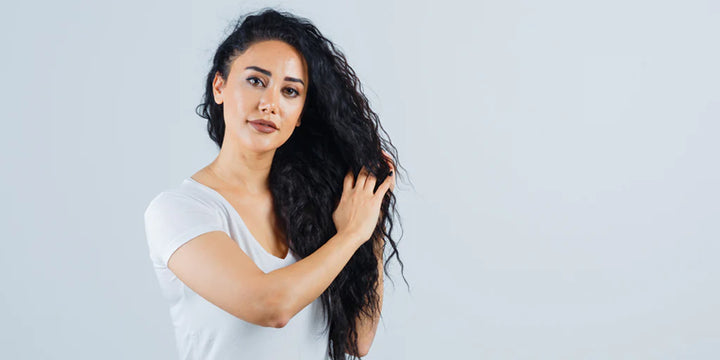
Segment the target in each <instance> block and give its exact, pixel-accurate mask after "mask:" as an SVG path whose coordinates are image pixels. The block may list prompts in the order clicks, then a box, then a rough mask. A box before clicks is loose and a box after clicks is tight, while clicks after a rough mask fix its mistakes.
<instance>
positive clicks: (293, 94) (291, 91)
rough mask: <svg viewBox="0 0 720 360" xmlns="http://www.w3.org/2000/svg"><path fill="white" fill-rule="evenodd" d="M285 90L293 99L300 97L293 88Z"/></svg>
mask: <svg viewBox="0 0 720 360" xmlns="http://www.w3.org/2000/svg"><path fill="white" fill-rule="evenodd" d="M285 90H287V91H288V94H290V95H292V96H293V97H295V96H298V95H300V93H299V92H298V91H297V90H295V89H293V88H286V89H285Z"/></svg>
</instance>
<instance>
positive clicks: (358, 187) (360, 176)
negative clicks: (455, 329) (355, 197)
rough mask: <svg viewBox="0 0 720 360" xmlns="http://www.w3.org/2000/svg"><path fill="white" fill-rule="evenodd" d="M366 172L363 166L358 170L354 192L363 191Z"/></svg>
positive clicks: (366, 176)
mask: <svg viewBox="0 0 720 360" xmlns="http://www.w3.org/2000/svg"><path fill="white" fill-rule="evenodd" d="M368 175H370V174H369V173H368V171H367V170H366V169H365V166H363V167H362V168H361V169H360V172H359V173H358V176H357V180H355V189H356V190H364V189H365V182H366V181H367V178H368Z"/></svg>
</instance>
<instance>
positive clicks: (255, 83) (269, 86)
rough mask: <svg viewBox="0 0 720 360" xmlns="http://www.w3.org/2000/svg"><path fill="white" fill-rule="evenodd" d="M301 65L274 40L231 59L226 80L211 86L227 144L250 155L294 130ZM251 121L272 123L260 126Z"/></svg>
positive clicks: (302, 87) (303, 74)
mask: <svg viewBox="0 0 720 360" xmlns="http://www.w3.org/2000/svg"><path fill="white" fill-rule="evenodd" d="M307 84H308V75H307V66H306V64H305V60H304V59H303V57H302V55H301V54H300V53H299V52H298V51H297V50H295V48H293V47H292V46H290V45H288V44H287V43H285V42H282V41H278V40H268V41H261V42H258V43H255V44H253V45H251V46H249V47H248V48H247V49H246V50H245V52H244V53H243V54H242V55H240V56H238V57H237V58H235V60H233V62H232V65H231V68H230V73H229V74H228V76H227V79H225V80H223V79H222V77H221V76H220V75H219V74H216V75H215V79H214V81H213V94H214V96H215V102H216V103H218V104H222V106H223V113H224V115H225V137H224V139H223V147H224V146H225V144H227V143H228V142H231V143H232V144H231V146H239V147H241V148H245V149H248V150H251V151H254V152H260V153H262V152H266V151H274V150H275V149H277V148H278V147H280V146H281V145H282V144H284V143H285V141H287V139H288V138H290V135H292V133H293V131H294V130H295V127H297V126H300V114H301V113H302V110H303V106H304V104H305V97H306V94H307ZM255 120H266V121H271V122H272V123H274V126H275V127H276V129H272V128H266V127H261V126H260V125H258V124H257V123H256V124H255V125H253V123H252V122H253V121H255Z"/></svg>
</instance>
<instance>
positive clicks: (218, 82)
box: [213, 72, 225, 105]
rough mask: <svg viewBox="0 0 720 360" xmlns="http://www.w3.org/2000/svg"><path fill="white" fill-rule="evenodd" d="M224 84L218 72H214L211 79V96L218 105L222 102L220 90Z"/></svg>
mask: <svg viewBox="0 0 720 360" xmlns="http://www.w3.org/2000/svg"><path fill="white" fill-rule="evenodd" d="M224 86H225V81H224V80H223V78H222V76H220V72H216V73H215V78H214V79H213V97H214V98H215V103H216V104H218V105H220V104H222V103H223V94H222V91H223V87H224Z"/></svg>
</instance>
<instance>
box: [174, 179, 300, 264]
mask: <svg viewBox="0 0 720 360" xmlns="http://www.w3.org/2000/svg"><path fill="white" fill-rule="evenodd" d="M185 181H188V182H190V183H193V184H197V185H199V186H200V187H201V188H202V189H205V190H206V191H207V192H209V193H210V194H213V196H215V197H216V198H218V199H220V201H222V202H223V204H225V206H226V207H227V208H228V210H229V211H231V213H232V214H234V216H235V217H236V218H237V219H238V221H239V222H240V224H241V225H242V226H243V228H245V230H246V231H247V233H248V235H249V236H250V239H251V240H252V241H253V242H254V243H255V245H257V247H259V248H260V250H261V251H262V252H263V253H265V254H266V255H268V256H269V257H271V258H272V259H273V260H275V261H280V262H285V261H288V260H290V257H291V255H292V254H291V250H290V248H288V251H287V254H286V255H285V257H284V258H280V257H277V256H275V255H273V254H271V253H270V252H269V251H267V250H265V248H264V247H263V246H262V245H260V242H258V241H257V239H255V236H254V235H253V234H252V233H251V232H250V228H248V227H247V225H246V224H245V221H244V220H243V218H242V216H240V213H238V212H237V210H236V209H235V207H234V206H232V204H230V201H228V200H227V199H226V198H225V197H224V196H222V194H220V193H219V192H217V191H216V190H215V189H213V188H211V187H209V186H207V185H205V184H203V183H201V182H199V181H197V180H195V179H193V178H192V177H188V178H186V179H185Z"/></svg>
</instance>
